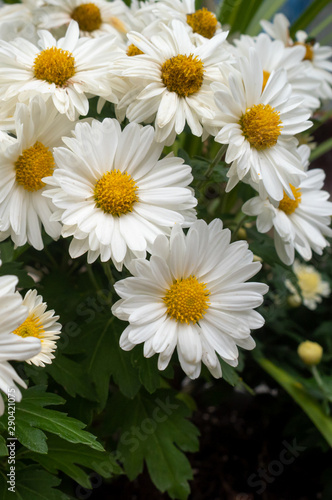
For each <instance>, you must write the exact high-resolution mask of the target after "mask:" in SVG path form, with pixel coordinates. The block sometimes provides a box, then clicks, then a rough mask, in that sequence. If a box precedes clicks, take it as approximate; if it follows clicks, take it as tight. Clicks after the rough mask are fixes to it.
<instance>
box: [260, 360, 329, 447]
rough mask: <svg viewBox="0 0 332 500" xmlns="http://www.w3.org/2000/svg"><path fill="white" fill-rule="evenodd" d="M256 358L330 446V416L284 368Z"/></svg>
mask: <svg viewBox="0 0 332 500" xmlns="http://www.w3.org/2000/svg"><path fill="white" fill-rule="evenodd" d="M256 360H257V362H258V363H259V364H260V366H261V367H262V368H263V369H264V370H265V371H266V372H267V373H268V374H269V375H271V377H273V378H274V379H275V380H276V381H277V382H278V383H279V384H280V385H281V386H282V387H283V388H284V389H285V391H287V392H288V394H289V395H290V396H292V398H293V399H294V401H296V403H297V404H298V405H299V406H300V407H301V408H302V410H303V411H304V412H305V413H306V414H307V415H308V417H309V418H310V419H311V420H312V422H313V423H314V424H315V426H316V427H317V429H318V430H319V432H320V433H321V434H322V435H323V436H324V438H325V439H326V441H327V442H328V443H329V445H330V446H332V418H331V417H329V416H327V415H326V414H325V413H324V411H323V409H322V407H321V406H320V405H319V404H318V403H317V401H316V400H315V399H314V398H313V397H312V396H311V395H310V394H309V393H308V392H307V391H306V390H305V388H304V387H303V385H302V384H301V383H300V382H299V381H298V380H297V379H296V378H294V377H293V376H292V375H290V374H289V373H287V372H286V371H285V370H283V369H282V368H279V367H278V366H276V365H275V364H273V363H272V362H271V361H270V360H268V359H265V358H258V359H256Z"/></svg>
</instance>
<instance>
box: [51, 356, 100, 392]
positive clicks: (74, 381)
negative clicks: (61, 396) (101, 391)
mask: <svg viewBox="0 0 332 500" xmlns="http://www.w3.org/2000/svg"><path fill="white" fill-rule="evenodd" d="M46 370H47V372H48V373H49V374H50V375H51V377H53V379H54V380H55V381H56V382H57V383H58V384H60V385H62V387H63V388H64V389H65V391H66V392H68V394H70V396H72V397H75V396H76V394H79V395H80V396H82V397H83V398H87V399H90V400H95V399H96V394H95V391H94V390H93V387H92V383H91V380H90V379H89V378H87V377H86V373H85V370H84V367H83V365H82V364H80V363H77V362H76V361H73V360H72V359H70V358H68V357H67V356H63V355H62V354H60V352H58V353H57V356H56V359H55V360H54V362H53V363H52V364H51V365H49V366H47V368H46Z"/></svg>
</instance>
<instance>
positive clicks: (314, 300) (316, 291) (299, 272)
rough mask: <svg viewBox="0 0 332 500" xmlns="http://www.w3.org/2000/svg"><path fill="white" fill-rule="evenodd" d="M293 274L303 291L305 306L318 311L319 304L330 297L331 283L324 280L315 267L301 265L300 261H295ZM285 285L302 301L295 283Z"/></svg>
mask: <svg viewBox="0 0 332 500" xmlns="http://www.w3.org/2000/svg"><path fill="white" fill-rule="evenodd" d="M293 272H294V274H295V276H296V278H297V284H298V286H299V288H300V290H301V295H302V299H303V304H304V305H305V306H306V307H307V308H308V309H311V310H314V309H316V307H317V304H320V303H321V302H322V299H323V297H328V296H329V295H330V293H331V289H330V285H329V283H328V282H327V281H323V280H322V276H321V274H320V273H319V272H318V271H317V269H315V268H314V267H313V266H307V265H305V264H301V263H300V262H299V261H298V260H295V261H294V265H293ZM285 285H286V287H287V288H288V290H289V291H290V292H291V293H292V296H294V297H296V299H300V301H301V297H300V296H299V294H298V291H297V289H296V288H295V286H294V285H293V283H291V281H290V280H286V281H285Z"/></svg>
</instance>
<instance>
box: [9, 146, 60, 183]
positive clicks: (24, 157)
mask: <svg viewBox="0 0 332 500" xmlns="http://www.w3.org/2000/svg"><path fill="white" fill-rule="evenodd" d="M14 165H15V171H16V182H17V184H19V185H20V186H23V187H24V189H26V190H27V191H38V190H39V189H41V188H42V187H44V186H45V183H44V182H42V178H43V177H49V176H51V175H52V174H53V171H54V169H55V163H54V158H53V155H52V153H51V151H50V150H49V149H48V148H47V147H46V146H44V144H42V143H41V142H38V141H37V142H36V143H35V144H34V145H33V146H31V148H28V149H25V150H24V151H23V153H22V154H21V155H20V156H19V157H18V159H17V160H16V162H15V163H14Z"/></svg>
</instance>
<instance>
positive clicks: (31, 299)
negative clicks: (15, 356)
mask: <svg viewBox="0 0 332 500" xmlns="http://www.w3.org/2000/svg"><path fill="white" fill-rule="evenodd" d="M23 305H24V306H25V307H26V308H27V310H28V317H27V318H26V319H25V320H24V321H23V322H22V323H21V324H20V325H19V326H18V327H17V328H16V329H15V330H14V331H13V334H15V335H17V336H18V337H19V338H21V339H22V338H23V339H25V338H27V337H34V338H36V339H39V340H40V342H41V350H40V351H39V352H38V353H37V354H35V355H34V356H31V357H30V358H29V359H26V362H27V363H29V364H34V365H36V366H45V364H51V363H52V359H54V354H52V353H53V352H54V351H55V349H56V341H57V339H58V338H59V335H60V333H61V325H60V323H57V320H58V319H59V316H54V310H53V309H52V310H50V311H47V310H46V309H47V304H46V302H43V297H42V296H41V295H37V290H29V291H28V292H27V293H26V295H25V297H24V300H23Z"/></svg>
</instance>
